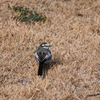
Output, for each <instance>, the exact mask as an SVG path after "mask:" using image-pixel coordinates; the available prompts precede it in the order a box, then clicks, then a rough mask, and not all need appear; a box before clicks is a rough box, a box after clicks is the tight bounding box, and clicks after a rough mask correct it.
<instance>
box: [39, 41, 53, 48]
mask: <svg viewBox="0 0 100 100" xmlns="http://www.w3.org/2000/svg"><path fill="white" fill-rule="evenodd" d="M40 47H42V48H46V49H48V48H49V47H51V45H49V44H48V43H46V42H43V43H41V44H40Z"/></svg>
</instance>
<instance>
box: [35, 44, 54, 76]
mask: <svg viewBox="0 0 100 100" xmlns="http://www.w3.org/2000/svg"><path fill="white" fill-rule="evenodd" d="M49 47H51V45H49V44H47V43H46V42H43V43H41V44H40V46H39V48H38V49H37V51H36V56H35V59H36V61H38V63H39V68H38V75H40V76H42V70H43V65H44V63H46V62H48V61H50V60H51V57H52V54H51V51H50V50H49Z"/></svg>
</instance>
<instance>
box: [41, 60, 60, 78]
mask: <svg viewBox="0 0 100 100" xmlns="http://www.w3.org/2000/svg"><path fill="white" fill-rule="evenodd" d="M61 64H62V63H61V61H59V60H56V59H54V60H52V61H51V62H49V63H45V64H44V67H43V78H45V76H46V75H47V74H48V70H49V69H53V68H54V67H57V65H61Z"/></svg>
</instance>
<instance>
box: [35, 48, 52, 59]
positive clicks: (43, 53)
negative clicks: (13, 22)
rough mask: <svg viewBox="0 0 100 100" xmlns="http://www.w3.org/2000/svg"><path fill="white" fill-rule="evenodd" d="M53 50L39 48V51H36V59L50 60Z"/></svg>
mask: <svg viewBox="0 0 100 100" xmlns="http://www.w3.org/2000/svg"><path fill="white" fill-rule="evenodd" d="M51 56H52V55H51V52H50V50H47V49H44V50H40V49H39V50H37V53H36V56H35V58H36V60H37V61H43V60H48V59H49V58H50V57H51Z"/></svg>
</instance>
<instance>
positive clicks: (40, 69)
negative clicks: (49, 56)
mask: <svg viewBox="0 0 100 100" xmlns="http://www.w3.org/2000/svg"><path fill="white" fill-rule="evenodd" d="M43 65H44V62H40V63H39V69H38V76H39V75H40V76H42V70H43Z"/></svg>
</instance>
